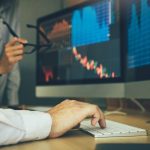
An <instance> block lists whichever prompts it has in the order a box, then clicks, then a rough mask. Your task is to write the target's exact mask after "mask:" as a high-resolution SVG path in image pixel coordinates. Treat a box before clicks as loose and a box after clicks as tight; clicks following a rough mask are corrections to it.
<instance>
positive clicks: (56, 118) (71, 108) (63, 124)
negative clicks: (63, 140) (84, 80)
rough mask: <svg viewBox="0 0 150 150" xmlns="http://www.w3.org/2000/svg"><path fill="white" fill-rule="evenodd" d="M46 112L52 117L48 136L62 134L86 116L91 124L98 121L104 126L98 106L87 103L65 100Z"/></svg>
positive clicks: (103, 119) (102, 116)
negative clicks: (89, 118)
mask: <svg viewBox="0 0 150 150" xmlns="http://www.w3.org/2000/svg"><path fill="white" fill-rule="evenodd" d="M48 113H49V114H50V115H51V117H52V127H51V132H50V135H49V137H50V138H56V137H59V136H61V135H63V134H64V133H65V132H67V131H68V130H70V129H72V128H73V127H75V126H77V125H78V124H79V123H80V122H81V121H82V120H83V119H85V118H86V117H91V124H92V125H93V126H95V125H96V124H97V123H99V125H100V126H101V127H102V128H105V127H106V123H105V118H104V114H103V113H102V111H101V110H100V109H99V107H98V106H96V105H92V104H88V103H83V102H78V101H75V100H65V101H64V102H62V103H60V104H58V105H56V106H55V107H53V108H52V109H50V110H49V112H48Z"/></svg>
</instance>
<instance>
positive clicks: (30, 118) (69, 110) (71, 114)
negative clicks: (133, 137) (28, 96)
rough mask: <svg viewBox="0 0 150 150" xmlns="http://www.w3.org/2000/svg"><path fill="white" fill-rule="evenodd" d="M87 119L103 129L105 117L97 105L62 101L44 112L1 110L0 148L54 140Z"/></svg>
mask: <svg viewBox="0 0 150 150" xmlns="http://www.w3.org/2000/svg"><path fill="white" fill-rule="evenodd" d="M86 117H91V124H92V125H93V126H95V125H96V124H97V123H99V125H100V126H101V127H102V128H105V127H106V123H105V118H104V114H103V113H102V111H101V110H100V108H99V107H98V106H96V105H92V104H88V103H83V102H78V101H75V100H65V101H63V102H62V103H60V104H58V105H56V106H55V107H53V108H51V109H50V110H49V111H48V112H47V113H42V112H34V111H32V112H30V111H14V110H4V109H0V145H7V144H15V143H18V142H22V141H30V140H39V139H44V138H46V137H49V138H56V137H59V136H61V135H63V134H64V133H66V132H67V131H69V130H70V129H72V128H73V127H75V126H77V125H78V124H79V123H80V122H81V121H82V120H84V119H85V118H86Z"/></svg>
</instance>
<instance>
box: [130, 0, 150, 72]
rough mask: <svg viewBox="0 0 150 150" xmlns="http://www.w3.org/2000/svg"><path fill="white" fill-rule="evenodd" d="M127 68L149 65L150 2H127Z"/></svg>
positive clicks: (149, 0) (142, 0) (137, 0)
mask: <svg viewBox="0 0 150 150" xmlns="http://www.w3.org/2000/svg"><path fill="white" fill-rule="evenodd" d="M127 4H128V7H127V8H128V9H127V16H128V17H129V18H128V22H127V24H128V68H131V69H132V68H136V67H143V66H146V65H150V0H131V1H128V3H127Z"/></svg>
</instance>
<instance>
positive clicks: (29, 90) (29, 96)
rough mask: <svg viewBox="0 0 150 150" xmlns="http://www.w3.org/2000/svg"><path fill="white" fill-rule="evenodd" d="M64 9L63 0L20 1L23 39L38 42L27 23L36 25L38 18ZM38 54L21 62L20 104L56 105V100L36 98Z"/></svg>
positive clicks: (29, 56) (28, 56)
mask: <svg viewBox="0 0 150 150" xmlns="http://www.w3.org/2000/svg"><path fill="white" fill-rule="evenodd" d="M61 8H62V0H20V16H21V17H20V18H21V33H22V37H23V38H26V39H27V40H28V41H29V42H32V43H34V42H36V33H35V31H34V30H32V29H28V28H27V27H26V24H27V23H30V24H36V19H37V18H38V17H41V16H44V15H46V14H49V13H52V12H55V11H57V10H60V9H61ZM35 67H36V54H35V53H34V54H31V55H24V59H23V61H21V62H20V70H21V87H20V92H19V94H20V103H21V104H51V102H52V103H53V102H54V103H56V99H51V101H47V100H49V99H45V98H39V99H37V98H36V97H35V79H36V70H35Z"/></svg>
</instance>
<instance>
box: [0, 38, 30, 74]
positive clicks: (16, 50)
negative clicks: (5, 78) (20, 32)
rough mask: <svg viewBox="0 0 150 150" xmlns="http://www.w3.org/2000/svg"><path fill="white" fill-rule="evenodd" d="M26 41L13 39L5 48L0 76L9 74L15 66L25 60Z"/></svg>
mask: <svg viewBox="0 0 150 150" xmlns="http://www.w3.org/2000/svg"><path fill="white" fill-rule="evenodd" d="M25 43H27V41H26V40H24V39H21V38H13V39H12V40H11V41H10V42H8V43H7V44H6V45H5V46H4V52H3V55H2V57H1V60H0V74H4V73H8V72H9V71H11V69H12V68H13V66H14V65H15V64H16V63H17V62H18V61H20V60H21V59H22V58H23V53H24V46H23V44H25Z"/></svg>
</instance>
